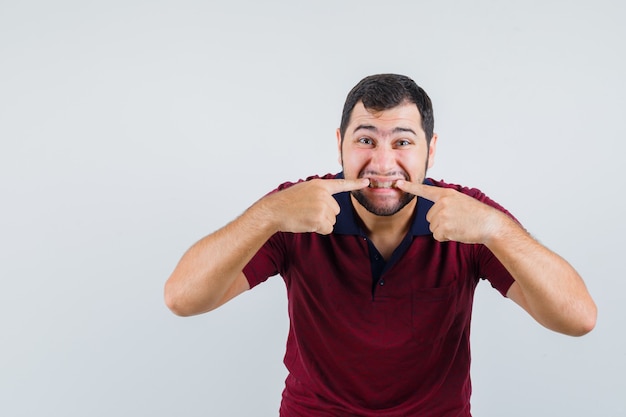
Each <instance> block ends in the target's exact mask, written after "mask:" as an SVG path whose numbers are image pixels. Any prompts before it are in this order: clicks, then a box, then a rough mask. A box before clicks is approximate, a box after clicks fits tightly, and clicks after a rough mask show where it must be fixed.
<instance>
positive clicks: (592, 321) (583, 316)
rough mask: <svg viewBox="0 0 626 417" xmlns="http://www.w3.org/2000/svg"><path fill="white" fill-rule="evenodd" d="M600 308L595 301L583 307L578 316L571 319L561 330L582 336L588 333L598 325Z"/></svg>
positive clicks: (571, 334) (570, 334) (568, 333)
mask: <svg viewBox="0 0 626 417" xmlns="http://www.w3.org/2000/svg"><path fill="white" fill-rule="evenodd" d="M597 318H598V309H597V307H596V305H595V303H593V302H590V303H589V305H588V306H586V308H584V309H581V311H580V313H579V314H578V317H577V318H576V319H575V320H572V321H570V323H569V326H566V328H564V329H563V330H562V331H561V332H562V333H564V334H567V335H569V336H574V337H580V336H584V335H586V334H588V333H589V332H591V331H592V330H593V329H594V328H595V327H596V322H597Z"/></svg>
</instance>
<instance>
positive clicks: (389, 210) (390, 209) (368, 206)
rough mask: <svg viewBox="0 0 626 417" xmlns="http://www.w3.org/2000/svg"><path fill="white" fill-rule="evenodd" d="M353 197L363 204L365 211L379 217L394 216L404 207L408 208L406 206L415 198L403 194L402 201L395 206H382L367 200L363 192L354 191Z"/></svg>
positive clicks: (411, 195)
mask: <svg viewBox="0 0 626 417" xmlns="http://www.w3.org/2000/svg"><path fill="white" fill-rule="evenodd" d="M352 195H353V196H354V198H355V199H356V201H358V202H359V204H361V205H362V206H363V208H365V210H367V211H369V212H370V213H372V214H375V215H377V216H393V215H394V214H396V213H397V212H399V211H400V210H402V209H403V208H404V207H406V205H407V204H409V203H410V202H411V201H413V199H414V198H415V196H414V195H413V194H409V193H402V195H401V196H400V199H399V200H398V201H397V202H396V203H395V204H392V205H389V206H387V205H386V206H382V205H376V204H374V203H373V202H372V201H371V200H370V199H369V198H367V196H366V195H365V193H363V191H362V190H356V191H352Z"/></svg>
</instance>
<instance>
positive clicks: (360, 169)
mask: <svg viewBox="0 0 626 417" xmlns="http://www.w3.org/2000/svg"><path fill="white" fill-rule="evenodd" d="M436 145H437V136H436V135H434V136H433V138H432V139H431V142H430V146H428V145H427V142H426V136H425V133H424V131H423V129H422V127H421V116H420V114H419V111H418V109H417V107H416V106H415V105H414V104H411V103H402V104H400V105H399V106H396V107H394V108H392V109H388V110H384V111H382V112H370V111H368V110H367V109H365V108H364V107H363V105H362V103H358V104H357V105H356V106H355V108H354V110H353V112H352V115H351V119H350V123H349V125H348V128H347V129H346V134H345V137H344V138H341V136H340V133H339V131H338V132H337V146H338V151H339V158H340V163H341V164H342V166H343V170H344V175H345V179H344V180H321V179H318V180H312V181H308V182H303V183H299V184H297V185H294V186H293V187H290V188H288V189H285V190H283V191H280V192H277V193H274V194H271V195H268V196H266V197H264V198H262V199H261V200H259V201H257V202H256V203H255V204H253V205H252V206H251V207H250V208H249V209H248V210H246V212H244V213H243V214H242V215H241V216H240V217H239V218H237V219H235V220H234V221H233V222H231V223H229V224H228V225H226V226H224V227H223V228H222V229H220V230H218V231H216V232H214V233H212V234H210V235H208V236H206V237H205V238H203V239H202V240H200V241H199V242H197V243H196V244H195V245H193V246H192V247H191V248H190V249H189V250H188V251H187V252H186V253H185V254H184V255H183V257H182V258H181V260H180V262H179V264H178V265H177V266H176V268H175V270H174V271H173V273H172V275H171V276H170V278H169V279H168V281H167V283H166V286H165V299H166V304H167V305H168V307H169V308H170V309H171V310H172V311H173V312H174V313H176V314H178V315H182V316H187V315H194V314H200V313H204V312H207V311H210V310H213V309H215V308H217V307H219V306H221V305H222V304H224V303H226V302H227V301H228V300H230V299H232V298H233V297H235V296H237V295H239V294H241V293H242V292H244V291H246V290H248V289H249V285H248V282H247V280H246V278H245V276H244V274H243V273H242V270H243V268H244V266H245V265H246V264H247V263H248V261H249V260H250V259H251V258H252V257H253V256H254V254H255V253H256V252H257V251H258V250H259V249H260V248H261V246H262V245H263V244H264V243H265V242H266V241H267V240H268V239H269V238H270V237H271V236H272V235H273V234H274V233H276V232H278V231H283V232H293V233H303V232H315V233H320V234H328V233H331V232H332V230H333V225H334V224H335V219H336V215H337V214H338V213H339V206H338V204H337V202H336V201H335V200H334V198H333V197H332V196H333V194H335V193H339V192H344V191H350V192H351V195H352V197H351V198H352V203H353V205H354V208H355V211H356V213H357V216H358V218H359V219H360V221H361V223H362V226H363V227H364V229H365V230H366V233H367V234H368V237H369V238H370V239H371V240H372V242H373V243H374V245H375V246H376V248H377V249H378V250H379V251H380V253H381V254H382V255H383V256H384V257H386V258H389V256H390V255H391V253H392V252H393V250H394V249H395V248H396V247H397V246H398V244H399V243H400V241H401V240H402V238H403V237H404V236H405V235H406V233H407V231H408V228H409V227H410V223H411V220H412V216H413V213H414V210H415V205H416V202H417V199H415V198H410V197H411V196H420V197H423V198H426V199H428V200H431V201H433V202H434V203H435V204H434V205H433V207H432V208H431V209H430V211H429V212H428V215H427V220H428V221H429V222H430V227H431V231H432V232H433V237H434V238H435V239H437V240H439V241H447V240H452V241H458V242H463V243H480V244H483V245H485V246H486V247H487V248H489V249H490V250H491V251H492V252H493V253H494V255H495V256H496V257H497V258H498V259H499V260H500V262H502V264H503V265H504V266H505V267H506V269H507V270H508V271H509V272H510V273H511V275H512V276H513V277H514V279H515V283H513V285H512V286H511V288H510V289H509V291H508V293H507V296H508V297H509V298H510V299H512V300H513V301H515V302H516V303H517V304H519V305H520V306H521V307H522V308H523V309H525V310H526V311H527V312H528V313H529V314H530V315H531V316H532V317H534V318H535V319H536V320H537V321H538V322H539V323H541V324H542V325H544V326H545V327H547V328H549V329H552V330H554V331H557V332H560V333H564V334H568V335H573V336H580V335H583V334H586V333H588V332H589V331H591V330H592V329H593V327H594V326H595V322H596V315H597V310H596V306H595V303H594V302H593V300H592V298H591V296H590V295H589V293H588V291H587V289H586V287H585V284H584V282H583V280H582V279H581V277H580V276H579V275H578V273H577V272H576V271H575V270H574V268H572V267H571V265H570V264H569V263H567V262H566V261H565V260H564V259H563V258H561V257H560V256H559V255H557V254H555V253H554V252H552V251H550V250H549V249H547V248H546V247H544V246H542V245H541V244H539V243H538V242H537V241H536V240H535V239H533V238H532V237H531V236H530V235H529V234H528V233H527V232H526V231H525V230H524V229H523V228H522V227H521V226H519V225H518V224H517V223H516V222H514V221H513V220H512V219H511V218H509V217H508V216H507V215H505V214H504V213H502V212H500V211H499V210H496V209H494V208H492V207H490V206H487V205H485V204H483V203H481V202H479V201H477V200H475V199H473V198H471V197H469V196H467V195H465V194H462V193H459V192H457V191H455V190H451V189H443V188H438V187H432V186H427V185H424V184H422V183H423V180H424V177H425V175H426V170H427V169H428V168H430V167H431V166H432V165H433V163H434V156H435V151H436ZM370 184H373V185H378V186H380V185H384V186H385V187H382V188H371V187H368V186H369V185H370ZM390 184H391V185H392V186H391V187H389V186H387V185H390ZM359 194H360V195H359ZM407 201H408V202H407ZM404 203H406V204H405V205H404V206H402V204H404ZM381 213H382V214H384V215H381Z"/></svg>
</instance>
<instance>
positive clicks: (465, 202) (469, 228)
mask: <svg viewBox="0 0 626 417" xmlns="http://www.w3.org/2000/svg"><path fill="white" fill-rule="evenodd" d="M396 187H398V188H399V189H400V190H402V191H404V192H407V193H410V194H414V195H416V196H419V197H423V198H425V199H427V200H430V201H432V202H434V203H435V204H434V205H433V206H432V208H431V209H430V210H429V211H428V214H427V215H426V220H428V222H429V223H430V231H431V232H433V237H434V238H435V239H436V240H438V241H440V242H443V241H448V240H452V241H455V242H462V243H482V244H487V242H488V241H489V240H490V238H491V237H492V236H494V234H496V233H498V231H499V230H500V229H501V226H502V225H503V221H504V220H505V219H508V217H507V216H506V215H505V214H504V213H502V212H501V211H499V210H497V209H495V208H493V207H491V206H488V205H487V204H484V203H482V202H480V201H478V200H476V199H475V198H473V197H470V196H468V195H466V194H463V193H461V192H458V191H456V190H453V189H451V188H441V187H434V186H431V185H425V184H418V183H412V182H408V181H403V180H399V181H397V182H396Z"/></svg>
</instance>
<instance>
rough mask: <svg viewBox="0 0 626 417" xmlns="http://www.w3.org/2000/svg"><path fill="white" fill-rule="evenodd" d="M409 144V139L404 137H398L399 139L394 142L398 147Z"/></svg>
mask: <svg viewBox="0 0 626 417" xmlns="http://www.w3.org/2000/svg"><path fill="white" fill-rule="evenodd" d="M410 144H411V141H409V140H406V139H400V140H399V141H397V142H396V145H397V146H398V147H404V146H408V145H410Z"/></svg>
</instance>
